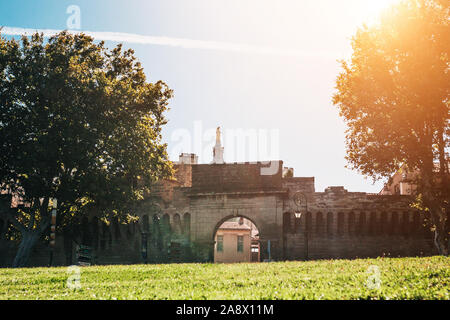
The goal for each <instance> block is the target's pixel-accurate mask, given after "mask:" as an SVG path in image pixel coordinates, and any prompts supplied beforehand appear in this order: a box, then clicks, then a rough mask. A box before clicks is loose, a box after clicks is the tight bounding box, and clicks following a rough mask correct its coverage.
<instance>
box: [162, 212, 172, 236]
mask: <svg viewBox="0 0 450 320" xmlns="http://www.w3.org/2000/svg"><path fill="white" fill-rule="evenodd" d="M161 220H162V221H161V222H162V223H161V226H162V228H163V230H164V232H165V233H170V232H171V229H172V227H171V225H170V216H169V214H168V213H165V214H163V216H162V219H161Z"/></svg>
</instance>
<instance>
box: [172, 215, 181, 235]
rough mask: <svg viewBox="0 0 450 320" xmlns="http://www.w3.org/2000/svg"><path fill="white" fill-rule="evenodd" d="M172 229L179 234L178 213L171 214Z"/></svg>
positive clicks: (179, 222)
mask: <svg viewBox="0 0 450 320" xmlns="http://www.w3.org/2000/svg"><path fill="white" fill-rule="evenodd" d="M173 231H174V233H175V234H181V231H182V230H181V217H180V215H179V214H178V213H175V214H174V215H173Z"/></svg>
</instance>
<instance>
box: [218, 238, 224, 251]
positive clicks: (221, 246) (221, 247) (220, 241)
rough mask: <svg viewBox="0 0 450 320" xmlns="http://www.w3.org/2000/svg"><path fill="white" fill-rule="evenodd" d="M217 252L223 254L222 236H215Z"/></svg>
mask: <svg viewBox="0 0 450 320" xmlns="http://www.w3.org/2000/svg"><path fill="white" fill-rule="evenodd" d="M217 252H223V236H217Z"/></svg>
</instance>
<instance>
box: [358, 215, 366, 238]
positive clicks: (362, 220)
mask: <svg viewBox="0 0 450 320" xmlns="http://www.w3.org/2000/svg"><path fill="white" fill-rule="evenodd" d="M366 231H367V213H366V212H365V211H360V212H359V219H358V230H357V232H356V233H357V234H358V235H365V234H366Z"/></svg>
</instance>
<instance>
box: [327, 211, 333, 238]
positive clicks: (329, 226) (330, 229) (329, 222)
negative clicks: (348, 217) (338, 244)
mask: <svg viewBox="0 0 450 320" xmlns="http://www.w3.org/2000/svg"><path fill="white" fill-rule="evenodd" d="M327 233H328V234H329V235H331V234H332V233H333V213H332V212H328V214H327Z"/></svg>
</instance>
